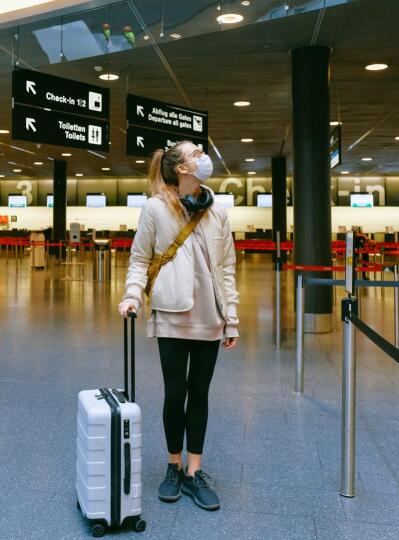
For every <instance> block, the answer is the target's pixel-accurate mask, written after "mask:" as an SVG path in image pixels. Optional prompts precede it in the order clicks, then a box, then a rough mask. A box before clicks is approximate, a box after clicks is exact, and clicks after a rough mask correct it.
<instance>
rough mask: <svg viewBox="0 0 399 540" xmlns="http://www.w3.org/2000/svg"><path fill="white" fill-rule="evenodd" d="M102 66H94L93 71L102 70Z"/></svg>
mask: <svg viewBox="0 0 399 540" xmlns="http://www.w3.org/2000/svg"><path fill="white" fill-rule="evenodd" d="M103 69H104V68H103V67H102V66H94V71H97V72H98V73H100V71H102V70H103Z"/></svg>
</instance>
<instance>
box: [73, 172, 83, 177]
mask: <svg viewBox="0 0 399 540" xmlns="http://www.w3.org/2000/svg"><path fill="white" fill-rule="evenodd" d="M75 176H83V174H82V173H81V172H77V173H76V174H75Z"/></svg>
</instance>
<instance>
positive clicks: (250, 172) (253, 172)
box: [248, 171, 256, 174]
mask: <svg viewBox="0 0 399 540" xmlns="http://www.w3.org/2000/svg"><path fill="white" fill-rule="evenodd" d="M248 174H256V172H255V171H249V172H248Z"/></svg>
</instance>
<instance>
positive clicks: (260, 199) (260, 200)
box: [256, 193, 273, 208]
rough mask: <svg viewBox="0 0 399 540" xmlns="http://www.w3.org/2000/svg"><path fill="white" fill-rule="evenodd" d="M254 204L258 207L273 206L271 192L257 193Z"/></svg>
mask: <svg viewBox="0 0 399 540" xmlns="http://www.w3.org/2000/svg"><path fill="white" fill-rule="evenodd" d="M256 205H257V206H258V207H259V208H271V207H272V206H273V196H272V194H271V193H258V196H257V200H256Z"/></svg>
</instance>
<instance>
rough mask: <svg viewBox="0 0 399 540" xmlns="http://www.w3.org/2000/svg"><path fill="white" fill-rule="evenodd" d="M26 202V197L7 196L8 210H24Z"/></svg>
mask: <svg viewBox="0 0 399 540" xmlns="http://www.w3.org/2000/svg"><path fill="white" fill-rule="evenodd" d="M27 206H28V202H27V199H26V195H9V196H8V207H9V208H26V207H27Z"/></svg>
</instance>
